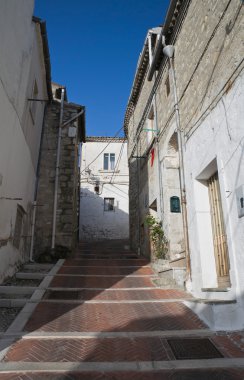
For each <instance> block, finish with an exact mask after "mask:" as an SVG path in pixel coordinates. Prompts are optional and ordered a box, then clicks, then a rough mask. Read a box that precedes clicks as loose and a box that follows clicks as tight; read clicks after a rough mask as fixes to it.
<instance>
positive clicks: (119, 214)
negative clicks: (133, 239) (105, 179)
mask: <svg viewBox="0 0 244 380" xmlns="http://www.w3.org/2000/svg"><path fill="white" fill-rule="evenodd" d="M107 194H109V195H107ZM118 199H119V200H118ZM122 202H123V203H124V202H128V194H127V192H126V191H124V190H123V189H122V190H121V189H119V188H118V187H116V186H115V185H112V184H111V185H110V189H109V192H104V195H102V194H99V195H98V194H96V193H95V192H92V191H90V190H89V189H87V188H81V192H80V227H79V230H80V240H88V241H89V240H93V241H94V240H108V239H109V240H112V239H128V238H129V214H128V213H127V212H125V211H123V210H121V208H120V207H121V203H122Z"/></svg>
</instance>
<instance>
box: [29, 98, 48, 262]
mask: <svg viewBox="0 0 244 380" xmlns="http://www.w3.org/2000/svg"><path fill="white" fill-rule="evenodd" d="M46 111H47V104H45V108H44V113H43V121H42V132H41V141H40V147H39V156H38V162H37V169H36V183H35V193H34V201H33V205H32V207H33V213H32V219H31V245H30V258H29V260H30V262H34V260H33V251H34V235H35V226H36V208H37V189H38V182H39V174H40V163H41V147H42V141H43V135H44V123H45V115H46Z"/></svg>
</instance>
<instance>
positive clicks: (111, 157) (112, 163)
mask: <svg viewBox="0 0 244 380" xmlns="http://www.w3.org/2000/svg"><path fill="white" fill-rule="evenodd" d="M114 167H115V154H114V153H110V169H111V170H114Z"/></svg>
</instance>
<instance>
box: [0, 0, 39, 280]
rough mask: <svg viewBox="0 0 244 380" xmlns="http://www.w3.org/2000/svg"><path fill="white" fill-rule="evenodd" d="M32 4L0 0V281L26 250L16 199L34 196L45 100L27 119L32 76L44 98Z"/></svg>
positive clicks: (27, 206) (25, 203)
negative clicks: (17, 233)
mask: <svg viewBox="0 0 244 380" xmlns="http://www.w3.org/2000/svg"><path fill="white" fill-rule="evenodd" d="M33 8H34V1H33V0H12V1H8V0H3V1H1V4H0V45H1V60H0V282H1V281H2V280H3V279H4V278H6V277H8V276H10V275H12V274H13V273H14V272H15V271H16V268H17V266H18V265H19V264H20V263H21V262H23V261H26V260H28V255H29V252H26V251H25V250H24V248H23V244H22V243H23V242H22V241H21V244H20V248H19V249H16V248H15V247H14V246H13V244H12V242H13V235H14V227H15V219H16V212H17V204H19V205H21V206H22V207H23V209H24V210H25V211H26V212H28V211H29V212H30V210H31V204H32V202H33V199H34V189H35V179H36V166H37V160H38V154H39V145H40V136H41V128H42V119H43V110H44V104H42V105H38V107H37V112H36V122H35V125H33V123H32V122H31V123H30V120H29V114H28V113H29V104H28V97H30V95H31V93H30V90H29V89H30V88H31V86H32V83H33V79H34V78H35V77H36V80H37V82H38V83H39V95H40V97H43V98H46V88H45V86H46V85H45V75H44V67H43V62H41V60H43V58H42V46H40V45H38V44H40V42H41V41H40V38H39V36H38V35H37V26H36V25H35V23H33V22H32V14H33ZM6 198H9V199H6ZM29 216H30V215H29ZM24 218H26V216H25V217H24ZM26 239H30V237H26Z"/></svg>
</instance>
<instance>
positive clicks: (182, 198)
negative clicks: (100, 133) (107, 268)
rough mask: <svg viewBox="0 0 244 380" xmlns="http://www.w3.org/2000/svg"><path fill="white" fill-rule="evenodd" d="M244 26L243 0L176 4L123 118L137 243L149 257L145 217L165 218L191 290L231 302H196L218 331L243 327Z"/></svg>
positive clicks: (149, 51)
mask: <svg viewBox="0 0 244 380" xmlns="http://www.w3.org/2000/svg"><path fill="white" fill-rule="evenodd" d="M243 22H244V6H243V2H242V1H228V0H225V1H221V2H213V1H210V0H209V1H205V2H202V1H197V0H192V1H188V0H183V1H171V3H170V7H169V10H168V13H167V17H166V20H165V22H164V24H163V27H162V28H153V29H151V30H149V31H148V34H147V36H146V40H145V43H144V47H143V50H142V52H141V54H140V57H139V61H138V65H137V70H136V74H135V79H134V82H133V87H132V90H131V95H130V98H129V102H128V107H127V110H126V115H125V123H124V127H125V132H126V134H127V137H128V159H129V170H130V201H129V202H130V236H131V245H132V247H133V248H134V249H139V250H140V251H141V252H142V253H143V254H144V255H150V239H149V233H148V227H147V226H146V223H145V219H146V216H147V214H148V213H150V214H152V215H154V216H155V217H156V218H157V219H158V220H159V221H161V223H162V226H163V229H164V232H165V234H166V236H167V239H168V245H169V256H168V259H169V260H171V261H174V260H179V259H182V260H185V261H186V272H187V273H186V285H187V288H188V289H189V290H190V291H191V292H192V293H193V295H194V296H196V297H199V298H206V299H208V300H211V299H212V300H216V299H218V300H222V301H223V302H224V301H226V304H222V305H219V304H214V303H213V304H212V305H204V306H203V305H200V306H197V304H196V305H195V310H196V311H197V312H199V314H200V316H201V317H202V318H203V319H204V320H205V321H206V322H207V323H208V324H209V325H210V326H212V327H213V328H216V329H221V328H231V329H235V328H243V327H244V325H243V310H244V281H243V275H242V268H243V266H244V256H243V254H242V247H243V244H244V234H243V230H244V229H243V228H244V201H243V199H244V195H243V192H244V161H243V139H244V133H243V127H242V121H243V120H244V113H243V112H244V108H243V100H244V61H243V57H244V47H243V44H241V43H240V41H241V40H242V39H243ZM165 46H168V47H167V48H166V49H164V48H165ZM163 49H164V52H163ZM174 50H175V51H174ZM173 51H174V52H173ZM171 53H172V55H171V58H170V59H169V56H170V54H171ZM178 110H179V111H178ZM230 301H233V304H231V302H230ZM235 302H236V303H235Z"/></svg>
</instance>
